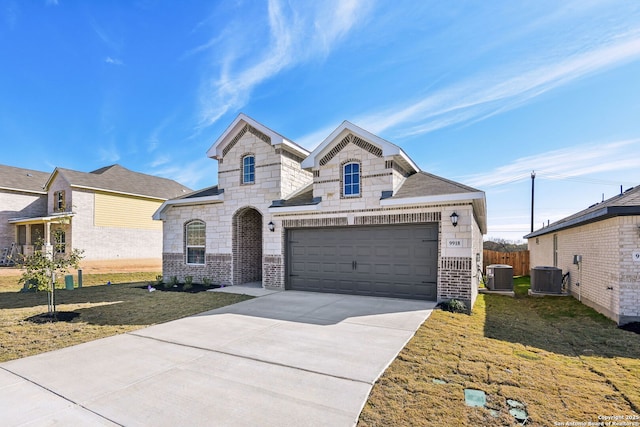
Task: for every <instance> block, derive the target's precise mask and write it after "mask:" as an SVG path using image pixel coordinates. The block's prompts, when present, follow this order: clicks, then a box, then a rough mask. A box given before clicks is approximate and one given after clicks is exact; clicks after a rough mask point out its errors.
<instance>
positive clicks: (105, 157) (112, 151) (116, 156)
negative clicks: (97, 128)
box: [98, 143, 120, 163]
mask: <svg viewBox="0 0 640 427" xmlns="http://www.w3.org/2000/svg"><path fill="white" fill-rule="evenodd" d="M98 155H99V156H100V161H101V162H107V163H115V162H117V161H118V160H120V153H119V152H118V147H117V146H116V144H114V143H109V144H107V145H105V146H103V147H100V148H98Z"/></svg>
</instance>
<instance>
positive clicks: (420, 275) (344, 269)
mask: <svg viewBox="0 0 640 427" xmlns="http://www.w3.org/2000/svg"><path fill="white" fill-rule="evenodd" d="M287 244H288V254H287V256H288V260H287V261H288V262H287V266H288V267H287V270H288V271H287V274H288V286H287V288H288V289H294V290H301V291H314V292H334V293H345V294H355V295H371V296H384V297H395V298H412V299H425V300H433V301H435V300H436V299H437V278H438V226H437V224H411V225H389V226H362V227H357V226H354V227H338V228H312V229H309V228H307V229H295V230H289V231H288V234H287Z"/></svg>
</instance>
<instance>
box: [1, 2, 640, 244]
mask: <svg viewBox="0 0 640 427" xmlns="http://www.w3.org/2000/svg"><path fill="white" fill-rule="evenodd" d="M239 112H244V113H246V114H248V115H249V116H251V117H253V118H254V119H255V120H257V121H259V122H261V123H263V124H264V125H266V126H268V127H270V128H272V129H273V130H275V131H277V132H279V133H281V134H283V135H285V136H286V137H288V138H289V139H291V140H293V141H295V142H297V143H299V144H301V145H303V146H304V147H306V148H308V149H313V148H314V147H315V146H316V145H317V144H319V143H320V142H321V141H322V140H323V139H324V138H325V137H326V136H328V135H329V133H331V131H332V130H333V129H335V128H336V127H337V126H338V125H339V124H340V123H341V122H342V121H343V120H349V121H351V122H353V123H355V124H357V125H359V126H361V127H363V128H365V129H367V130H369V131H370V132H373V133H375V134H377V135H379V136H380V137H382V138H385V139H387V140H389V141H391V142H393V143H395V144H397V145H399V146H401V147H402V148H403V149H404V150H405V152H406V153H407V154H408V155H409V156H410V157H411V158H412V159H413V160H414V161H415V162H416V163H417V164H418V165H419V166H420V167H421V168H422V169H423V170H425V171H427V172H430V173H434V174H436V175H440V176H443V177H445V178H449V179H453V180H456V181H459V182H462V183H464V184H467V185H470V186H473V187H476V188H478V189H480V190H483V191H485V192H486V194H487V205H488V216H489V232H488V234H487V237H489V238H495V237H499V238H504V239H509V240H519V239H522V236H523V235H525V234H526V233H528V231H529V228H530V198H531V179H530V173H531V171H532V170H535V171H536V201H535V207H536V212H535V220H534V226H535V228H539V227H540V226H541V225H542V223H543V222H545V223H546V222H547V221H548V220H549V221H551V222H553V221H555V220H558V219H560V218H562V217H564V216H567V215H569V214H572V213H575V212H577V211H579V210H581V209H584V208H586V207H587V206H589V205H591V204H593V203H596V202H600V201H601V200H602V198H603V196H604V197H605V198H608V197H611V196H614V195H615V194H617V193H619V192H620V186H622V187H623V189H626V188H628V187H631V186H634V185H640V2H638V1H636V0H611V1H605V0H603V1H591V0H579V1H571V0H564V1H557V0H550V1H547V0H534V1H511V0H505V1H502V0H494V1H491V2H482V1H465V0H460V1H455V2H450V1H428V0H425V1H419V2H416V1H414V0H410V1H403V0H396V1H373V0H362V1H360V0H338V1H332V0H323V1H320V2H309V1H293V0H292V1H279V0H272V1H258V0H247V1H243V0H237V1H219V2H212V1H196V0H186V1H184V2H179V3H178V2H171V1H152V0H139V1H109V2H102V1H99V2H98V1H94V2H86V1H79V0H75V1H70V0H31V1H21V0H0V146H1V147H2V151H1V152H0V163H2V164H8V165H12V166H18V167H24V168H29V169H36V170H42V171H52V170H53V168H55V167H56V166H59V167H64V168H70V169H76V170H81V171H87V172H88V171H91V170H94V169H97V168H99V167H102V166H106V165H110V164H114V163H119V164H121V165H123V166H125V167H127V168H129V169H132V170H136V171H139V172H144V173H149V174H154V175H159V176H164V177H168V178H173V179H175V180H177V181H179V182H181V183H183V184H185V185H187V186H189V187H191V188H194V189H197V188H203V187H206V186H210V185H213V184H215V183H216V173H217V169H216V167H217V165H216V162H215V161H214V160H211V159H208V158H207V157H206V154H205V153H206V151H207V149H208V148H209V147H210V146H211V144H212V143H213V142H214V141H215V139H216V138H217V137H218V136H219V135H220V134H221V133H222V132H223V131H224V129H225V128H226V127H227V126H228V125H229V123H230V122H231V121H232V120H233V119H234V118H235V117H236V115H237V114H238V113H239Z"/></svg>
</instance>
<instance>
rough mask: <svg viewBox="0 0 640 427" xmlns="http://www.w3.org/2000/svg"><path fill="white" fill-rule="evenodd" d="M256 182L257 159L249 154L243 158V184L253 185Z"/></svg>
mask: <svg viewBox="0 0 640 427" xmlns="http://www.w3.org/2000/svg"><path fill="white" fill-rule="evenodd" d="M255 180H256V158H255V156H254V155H253V154H249V155H247V156H244V157H243V158H242V183H243V184H253V183H254V182H255Z"/></svg>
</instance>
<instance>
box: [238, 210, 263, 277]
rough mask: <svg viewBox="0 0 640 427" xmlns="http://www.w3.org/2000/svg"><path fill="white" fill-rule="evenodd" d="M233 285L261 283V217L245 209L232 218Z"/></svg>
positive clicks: (257, 213)
mask: <svg viewBox="0 0 640 427" xmlns="http://www.w3.org/2000/svg"><path fill="white" fill-rule="evenodd" d="M233 228H234V235H233V241H234V247H233V259H234V263H233V272H234V274H233V284H234V285H241V284H243V283H250V282H258V281H262V215H260V212H258V211H256V210H255V209H251V208H246V209H243V210H241V211H239V212H238V213H236V214H235V215H234V217H233Z"/></svg>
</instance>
